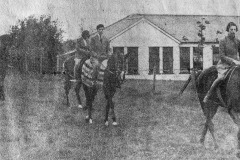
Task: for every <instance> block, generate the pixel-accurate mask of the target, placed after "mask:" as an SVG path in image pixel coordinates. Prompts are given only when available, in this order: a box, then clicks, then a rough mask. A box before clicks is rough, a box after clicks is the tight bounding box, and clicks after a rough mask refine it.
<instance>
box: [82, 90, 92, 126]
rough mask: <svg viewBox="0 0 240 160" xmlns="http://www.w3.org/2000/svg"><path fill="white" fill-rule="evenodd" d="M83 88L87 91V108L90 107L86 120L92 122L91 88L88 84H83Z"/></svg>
mask: <svg viewBox="0 0 240 160" xmlns="http://www.w3.org/2000/svg"><path fill="white" fill-rule="evenodd" d="M83 89H84V92H85V96H86V105H87V109H88V115H87V116H86V122H87V123H90V124H91V123H92V95H91V94H92V93H91V88H89V87H88V86H86V85H83Z"/></svg>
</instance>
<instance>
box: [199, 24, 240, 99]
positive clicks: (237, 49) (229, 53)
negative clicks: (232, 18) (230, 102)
mask: <svg viewBox="0 0 240 160" xmlns="http://www.w3.org/2000/svg"><path fill="white" fill-rule="evenodd" d="M226 31H227V32H228V35H227V36H226V37H225V38H224V39H223V40H221V41H220V43H219V54H220V60H219V62H218V64H217V66H216V69H217V71H218V77H217V79H216V80H215V81H214V82H213V84H212V86H211V88H210V89H209V91H208V92H207V94H206V96H205V98H204V100H203V102H204V103H206V102H207V101H208V100H209V97H210V96H211V94H212V93H213V91H214V90H215V88H216V86H218V84H219V82H221V81H222V80H224V78H225V75H226V73H227V71H228V69H229V68H231V67H232V66H234V65H240V61H239V57H238V53H240V40H239V39H237V38H236V37H235V34H236V32H237V31H238V28H237V25H236V24H235V23H233V22H230V23H228V25H227V28H226Z"/></svg>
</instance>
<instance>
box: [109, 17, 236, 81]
mask: <svg viewBox="0 0 240 160" xmlns="http://www.w3.org/2000/svg"><path fill="white" fill-rule="evenodd" d="M206 20H207V21H209V22H210V23H209V24H206V29H205V30H204V32H203V34H204V36H205V43H204V46H203V48H199V47H198V42H199V40H200V37H199V36H198V32H199V27H198V23H199V22H205V21H206ZM239 20H240V19H239V16H215V15H205V16H203V15H152V14H133V15H129V16H127V17H125V18H123V19H121V20H119V21H117V22H116V23H114V24H112V25H110V26H107V27H106V28H105V31H104V34H105V36H106V37H107V38H109V39H110V40H111V43H110V45H111V48H112V49H113V52H116V51H120V52H123V53H124V54H127V53H130V54H129V55H130V56H129V59H128V62H127V76H126V78H129V79H152V78H153V67H154V66H156V71H157V75H156V79H164V80H186V79H187V78H188V76H189V73H190V69H192V68H199V69H204V68H207V67H209V66H211V65H213V64H216V62H217V61H218V41H219V39H221V38H223V37H224V36H225V29H226V26H227V24H228V23H229V22H235V23H236V24H237V25H238V26H239ZM237 36H238V37H240V34H239V32H237Z"/></svg>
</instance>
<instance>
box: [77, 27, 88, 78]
mask: <svg viewBox="0 0 240 160" xmlns="http://www.w3.org/2000/svg"><path fill="white" fill-rule="evenodd" d="M89 37H90V34H89V31H88V30H85V31H83V32H82V37H81V38H79V39H78V40H77V43H76V49H77V52H76V54H75V59H74V60H75V66H74V77H75V79H78V78H79V77H80V75H79V74H78V73H79V72H78V70H79V67H80V61H81V60H82V59H83V58H86V57H90V45H89Z"/></svg>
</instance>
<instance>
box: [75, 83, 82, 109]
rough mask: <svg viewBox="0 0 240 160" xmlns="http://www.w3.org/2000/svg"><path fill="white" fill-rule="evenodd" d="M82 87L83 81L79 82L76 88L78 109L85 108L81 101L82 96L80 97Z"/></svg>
mask: <svg viewBox="0 0 240 160" xmlns="http://www.w3.org/2000/svg"><path fill="white" fill-rule="evenodd" d="M81 85H82V82H81V81H77V84H76V86H75V93H76V97H77V101H78V108H83V106H82V101H81V98H80V95H79V91H80V89H81Z"/></svg>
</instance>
